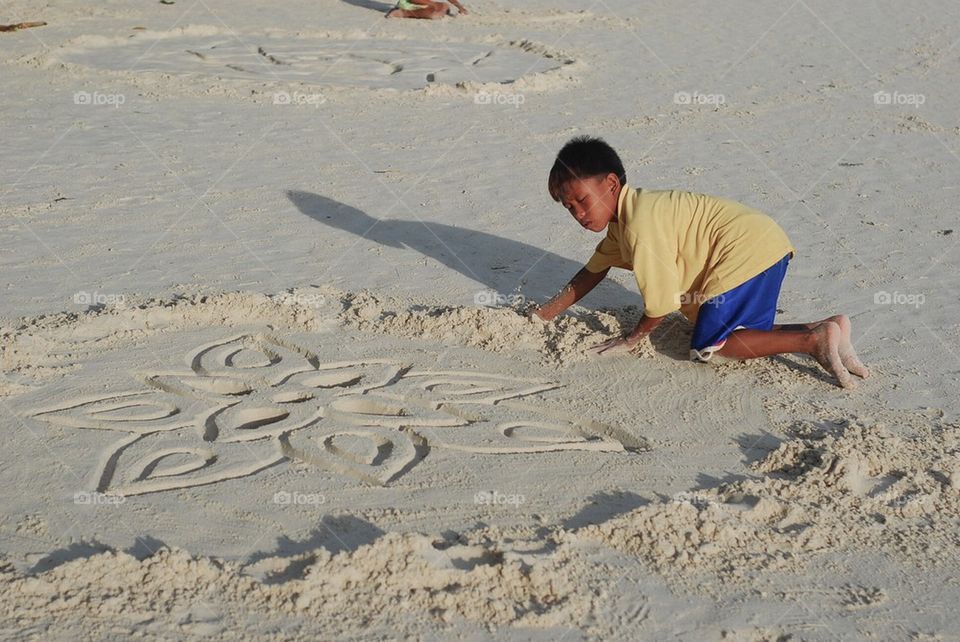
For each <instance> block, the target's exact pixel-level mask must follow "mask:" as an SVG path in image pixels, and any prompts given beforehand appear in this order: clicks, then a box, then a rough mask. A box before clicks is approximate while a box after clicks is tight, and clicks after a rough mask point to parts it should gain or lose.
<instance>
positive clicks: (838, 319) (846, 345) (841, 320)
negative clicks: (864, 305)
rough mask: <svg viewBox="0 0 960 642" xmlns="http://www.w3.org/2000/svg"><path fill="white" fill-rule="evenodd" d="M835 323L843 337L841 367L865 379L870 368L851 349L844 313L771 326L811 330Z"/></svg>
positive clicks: (848, 321)
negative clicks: (805, 321) (821, 319)
mask: <svg viewBox="0 0 960 642" xmlns="http://www.w3.org/2000/svg"><path fill="white" fill-rule="evenodd" d="M828 322H832V323H836V324H837V325H838V326H840V332H841V334H842V335H843V338H842V339H841V340H840V349H839V352H840V361H842V362H843V367H844V368H846V369H847V370H849V371H850V372H851V374H855V375H857V376H858V377H862V378H863V379H866V378H868V377H869V376H870V370H868V369H867V367H866V366H865V365H863V363H862V362H861V361H860V357H858V356H857V352H856V350H854V349H853V343H852V342H851V340H850V330H851V328H850V319H849V318H848V317H847V315H845V314H835V315H833V316H832V317H828V318H826V319H824V320H823V321H815V322H814V323H796V324H789V325H775V326H773V329H774V330H813V329H814V328H816V327H817V326H820V325H823V324H824V323H828Z"/></svg>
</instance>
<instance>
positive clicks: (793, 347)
mask: <svg viewBox="0 0 960 642" xmlns="http://www.w3.org/2000/svg"><path fill="white" fill-rule="evenodd" d="M810 325H813V324H810ZM842 340H843V332H842V330H841V329H840V326H839V325H837V324H836V323H834V322H832V321H824V322H821V323H820V324H819V325H816V326H815V327H813V328H807V327H803V328H802V329H787V328H784V327H781V328H779V329H774V330H770V331H769V332H768V331H764V330H737V331H736V332H734V333H733V334H731V335H730V336H729V337H728V338H727V343H726V345H724V346H723V348H721V349H720V350H719V351H718V352H717V354H719V355H721V356H724V357H727V358H728V359H755V358H758V357H768V356H770V355H774V354H790V353H792V354H809V355H810V356H811V357H813V358H814V359H816V360H817V363H819V364H820V365H821V366H823V369H824V370H826V371H827V372H829V373H830V374H832V375H833V376H834V377H836V379H837V381H838V382H839V383H840V385H841V386H843V387H844V388H856V387H857V384H856V382H855V381H854V380H853V378H852V377H851V376H850V373H849V372H847V369H846V368H845V367H844V365H843V361H842V360H841V358H840V344H841V342H842Z"/></svg>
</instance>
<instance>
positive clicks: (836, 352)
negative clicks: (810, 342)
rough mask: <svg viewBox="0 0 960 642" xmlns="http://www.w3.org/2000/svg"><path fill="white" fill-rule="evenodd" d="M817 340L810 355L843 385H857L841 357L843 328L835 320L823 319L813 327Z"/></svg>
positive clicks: (851, 386)
mask: <svg viewBox="0 0 960 642" xmlns="http://www.w3.org/2000/svg"><path fill="white" fill-rule="evenodd" d="M813 337H814V341H815V342H816V343H815V345H814V348H813V350H812V351H811V352H810V355H811V356H812V357H813V358H814V359H816V360H817V363H819V364H820V365H821V366H823V369H824V370H826V371H827V372H829V373H830V374H832V375H833V376H834V377H836V379H837V381H838V382H839V383H840V385H841V386H843V387H844V388H848V389H853V388H856V387H857V383H856V382H855V381H854V380H853V378H852V377H851V376H850V373H849V372H847V369H846V367H844V365H843V360H842V359H841V358H840V345H841V343H842V342H843V330H841V329H840V326H839V325H838V324H836V323H834V322H833V321H823V322H822V323H820V325H818V326H817V327H815V328H814V329H813Z"/></svg>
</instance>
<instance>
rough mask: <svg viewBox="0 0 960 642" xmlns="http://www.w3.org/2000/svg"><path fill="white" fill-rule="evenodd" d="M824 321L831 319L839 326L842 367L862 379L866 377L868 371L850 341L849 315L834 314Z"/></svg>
mask: <svg viewBox="0 0 960 642" xmlns="http://www.w3.org/2000/svg"><path fill="white" fill-rule="evenodd" d="M824 321H832V322H833V323H836V324H837V325H838V326H840V332H841V334H842V335H843V339H842V340H841V341H840V361H842V362H843V367H844V368H846V369H847V370H849V371H850V373H851V374H855V375H857V376H858V377H861V378H863V379H866V378H868V377H869V376H870V371H869V370H867V367H866V366H865V365H863V363H862V362H861V361H860V357H858V356H857V352H856V350H854V349H853V343H852V342H851V341H850V319H849V317H847V315H845V314H836V315H834V316H832V317H830V318H829V319H825V320H824Z"/></svg>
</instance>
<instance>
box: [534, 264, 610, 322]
mask: <svg viewBox="0 0 960 642" xmlns="http://www.w3.org/2000/svg"><path fill="white" fill-rule="evenodd" d="M609 271H610V269H609V268H607V269H606V270H603V271H602V272H591V271H590V270H588V269H587V268H581V269H580V271H579V272H577V273H576V274H575V275H574V276H573V278H572V279H570V282H569V283H567V284H566V285H565V286H563V289H562V290H560V291H559V292H558V293H557V294H556V295H555V296H554V297H553V298H552V299H550V300H549V301H547V302H546V303H544V304H543V305H541V306H539V307H537V308H534V310H533V312H532V314H535V315H536V316H538V317H540V318H541V319H543V320H544V321H550V320H552V319H553V318H554V317H556V316H557V315H558V314H560V313H561V312H563V311H564V310H566V309H567V308H569V307H570V306H571V305H573V304H574V303H576V302H577V301H579V300H580V299H582V298H583V297H585V296H586V295H587V293H588V292H589V291H590V290H592V289H593V288H595V287H597V284H598V283H600V281H603V279H604V278H606V276H607V272H609Z"/></svg>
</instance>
